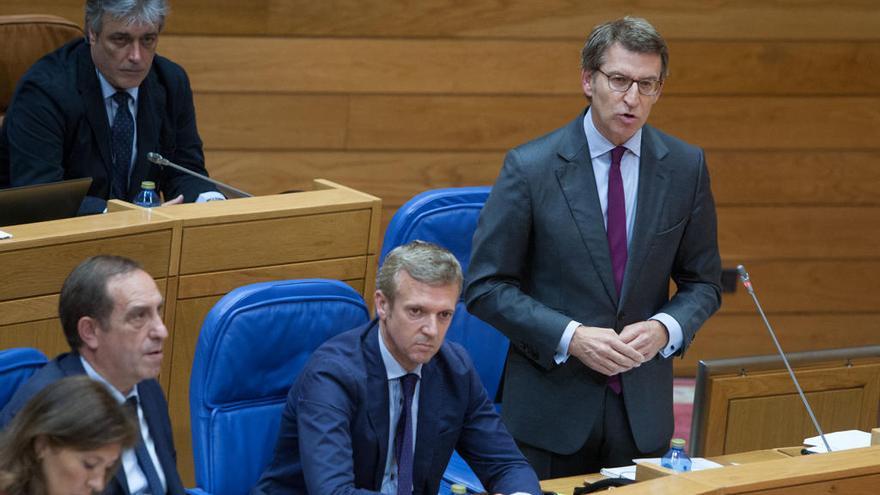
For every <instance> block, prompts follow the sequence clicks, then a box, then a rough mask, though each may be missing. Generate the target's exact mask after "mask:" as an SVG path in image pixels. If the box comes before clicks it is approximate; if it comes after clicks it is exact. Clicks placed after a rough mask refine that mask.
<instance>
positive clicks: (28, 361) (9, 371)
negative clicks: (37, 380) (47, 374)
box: [0, 347, 47, 409]
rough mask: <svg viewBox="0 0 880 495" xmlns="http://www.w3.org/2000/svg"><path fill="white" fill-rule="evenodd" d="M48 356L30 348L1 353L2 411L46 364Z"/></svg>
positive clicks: (0, 383)
mask: <svg viewBox="0 0 880 495" xmlns="http://www.w3.org/2000/svg"><path fill="white" fill-rule="evenodd" d="M46 361H47V360H46V355H45V354H43V353H42V352H40V351H38V350H36V349H32V348H30V347H20V348H15V349H6V350H4V351H0V409H3V406H5V405H6V403H7V402H9V399H11V398H12V395H13V394H15V391H16V390H18V387H19V386H20V385H21V384H22V383H24V382H25V381H26V380H27V379H28V378H30V376H31V375H33V374H34V371H37V370H38V369H40V368H42V367H43V365H44V364H46Z"/></svg>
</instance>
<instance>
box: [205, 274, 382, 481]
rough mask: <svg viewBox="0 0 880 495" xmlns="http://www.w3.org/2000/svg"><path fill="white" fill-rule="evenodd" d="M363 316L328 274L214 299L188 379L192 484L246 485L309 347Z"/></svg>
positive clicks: (265, 455)
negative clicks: (327, 277) (192, 456)
mask: <svg viewBox="0 0 880 495" xmlns="http://www.w3.org/2000/svg"><path fill="white" fill-rule="evenodd" d="M369 318H370V315H369V311H368V309H367V306H366V304H364V300H363V298H362V297H361V296H360V294H358V293H357V292H355V291H354V289H352V288H351V287H349V286H348V285H346V284H344V283H342V282H339V281H335V280H322V279H306V280H292V281H280V282H264V283H258V284H253V285H248V286H245V287H240V288H238V289H235V290H233V291H232V292H230V293H229V294H227V295H226V296H225V297H223V298H222V299H221V300H220V301H218V302H217V304H216V305H215V306H214V308H213V309H211V311H210V312H209V313H208V315H207V317H206V318H205V322H204V324H203V325H202V329H201V333H200V334H199V340H198V343H197V345H196V352H195V357H194V360H193V369H192V376H191V379H190V416H191V421H192V437H193V455H194V457H195V474H196V484H197V486H198V487H199V488H201V489H203V490H206V491H207V492H208V493H212V494H214V495H226V494H229V495H232V494H245V493H247V492H248V491H249V490H250V489H251V488H252V487H253V485H254V484H255V483H256V481H257V479H258V478H259V476H260V474H261V473H262V471H263V469H264V468H265V467H266V465H267V464H268V462H269V461H270V460H271V456H272V453H273V449H274V447H275V443H276V440H277V436H278V430H279V425H280V420H281V413H282V410H283V408H284V404H285V401H286V399H287V392H288V390H289V389H290V386H291V385H292V384H293V382H294V380H295V378H296V376H297V375H298V374H299V372H300V371H301V370H302V367H303V365H304V364H305V363H306V361H307V360H308V358H309V356H310V355H311V353H312V351H314V350H315V349H316V348H318V346H320V345H321V344H322V343H323V342H324V341H326V340H327V339H329V338H330V337H332V336H334V335H336V334H339V333H341V332H344V331H345V330H348V329H350V328H354V327H356V326H359V325H362V324H364V323H366V322H368V321H369Z"/></svg>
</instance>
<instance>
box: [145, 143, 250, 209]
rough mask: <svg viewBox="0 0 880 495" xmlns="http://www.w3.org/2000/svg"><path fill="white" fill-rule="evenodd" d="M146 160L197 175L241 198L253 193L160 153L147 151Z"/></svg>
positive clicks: (248, 196)
mask: <svg viewBox="0 0 880 495" xmlns="http://www.w3.org/2000/svg"><path fill="white" fill-rule="evenodd" d="M147 160H149V161H151V162H153V163H155V164H156V165H159V166H160V167H171V168H173V169H174V170H178V171H180V172H183V173H185V174H189V175H192V176H193V177H198V178H199V179H203V180H206V181H208V182H210V183H211V184H214V185H215V186H219V187H222V188H223V189H227V190H229V191H232V192H234V193H236V194H238V195H239V196H240V197H242V198H251V197H253V196H254V195H253V194H249V193H246V192H244V191H242V190H241V189H237V188H235V187H232V186H230V185H229V184H224V183H223V182H220V181H219V180H214V179H212V178H210V177H208V176H206V175H202V174H200V173H197V172H193V171H192V170H190V169H188V168H186V167H181V166H180V165H178V164H176V163H172V162H170V161H168V160H166V159H165V157H164V156H162V155H160V154H159V153H153V152H150V153H147Z"/></svg>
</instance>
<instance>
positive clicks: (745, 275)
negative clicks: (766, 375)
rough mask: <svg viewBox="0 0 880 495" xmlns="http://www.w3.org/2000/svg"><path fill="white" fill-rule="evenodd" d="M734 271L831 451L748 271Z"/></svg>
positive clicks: (738, 268) (823, 440)
mask: <svg viewBox="0 0 880 495" xmlns="http://www.w3.org/2000/svg"><path fill="white" fill-rule="evenodd" d="M736 271H737V272H738V273H739V278H740V280H742V284H743V286H745V288H746V291H747V292H748V293H749V295H750V296H752V301H755V306H756V307H757V308H758V313H759V314H760V315H761V318H762V319H763V320H764V325H765V326H766V327H767V331H768V332H770V337H771V338H772V339H773V344H774V345H776V350H777V351H778V352H779V355H780V356H781V357H782V362H783V363H785V368H786V369H787V370H788V374H789V375H790V376H791V381H793V382H794V386H795V388H796V389H797V392H798V394H799V395H800V396H801V401H803V403H804V407H805V408H807V412H808V413H809V414H810V419H811V420H812V421H813V426H815V427H816V431H818V432H819V437H820V438H821V439H822V443H824V444H825V449H826V450H827V451H828V452H831V446H830V445H828V440H827V439H826V438H825V433H823V432H822V428H821V427H820V426H819V421H817V420H816V415H815V414H813V408H812V407H810V403H809V402H807V397H806V396H805V395H804V391H803V390H801V384H800V383H798V379H797V377H795V376H794V371H792V369H791V366H790V365H789V364H788V359H787V358H786V357H785V353H784V352H782V346H781V345H779V340H777V339H776V332H774V331H773V327H771V326H770V322H769V321H767V315H766V314H764V310H763V309H762V308H761V303H759V302H758V297H757V296H756V295H755V289H753V288H752V282H751V280H749V272H747V271H746V267H744V266H742V265H739V266H737V267H736Z"/></svg>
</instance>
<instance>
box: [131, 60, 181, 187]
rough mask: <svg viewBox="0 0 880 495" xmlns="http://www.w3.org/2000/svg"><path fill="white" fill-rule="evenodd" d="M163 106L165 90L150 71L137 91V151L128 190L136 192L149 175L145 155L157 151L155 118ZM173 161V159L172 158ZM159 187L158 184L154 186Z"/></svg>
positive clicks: (158, 126)
mask: <svg viewBox="0 0 880 495" xmlns="http://www.w3.org/2000/svg"><path fill="white" fill-rule="evenodd" d="M164 106H165V90H164V89H163V88H162V86H161V85H160V84H158V83H157V82H156V73H155V71H153V70H151V71H150V73H149V74H148V75H147V78H146V79H144V82H143V83H141V86H140V89H139V90H138V113H137V136H138V138H137V139H138V142H137V149H136V150H135V161H134V168H133V169H132V172H131V178H132V183H131V184H129V188H130V189H132V190H138V189H139V188H140V181H141V180H143V179H144V178H146V177H148V176H149V175H150V169H151V168H152V167H156V166H158V165H153V164H152V163H150V161H149V160H147V153H149V152H151V151H158V150H159V146H158V143H159V129H160V127H161V126H160V125H159V122H156V119H157V116H159V115H162V108H163V107H164ZM172 159H173V158H172ZM156 186H157V187H161V185H160V184H157V185H156Z"/></svg>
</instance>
